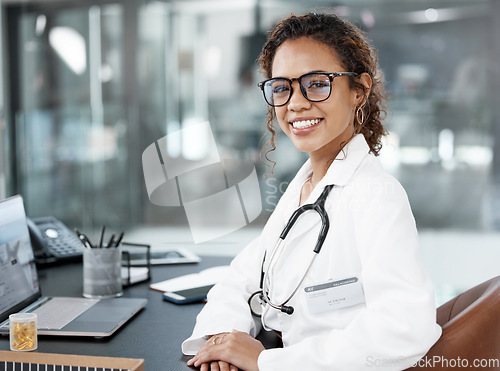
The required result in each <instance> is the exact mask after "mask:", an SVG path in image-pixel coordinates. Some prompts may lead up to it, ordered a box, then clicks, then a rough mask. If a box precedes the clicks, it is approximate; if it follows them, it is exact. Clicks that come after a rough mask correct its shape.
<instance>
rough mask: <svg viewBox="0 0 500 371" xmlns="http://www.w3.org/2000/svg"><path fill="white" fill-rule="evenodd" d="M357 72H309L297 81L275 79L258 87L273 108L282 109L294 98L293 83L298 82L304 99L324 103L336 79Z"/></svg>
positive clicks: (263, 82) (261, 83)
mask: <svg viewBox="0 0 500 371" xmlns="http://www.w3.org/2000/svg"><path fill="white" fill-rule="evenodd" d="M357 75H358V74H357V73H356V72H309V73H306V74H305V75H302V76H300V77H298V78H295V79H287V78H285V77H274V78H272V79H268V80H265V81H262V82H259V84H258V86H259V88H261V89H262V93H263V94H264V99H265V100H266V102H267V104H269V105H270V106H271V107H281V106H284V105H285V104H287V103H288V101H289V100H290V98H291V97H292V93H293V88H292V83H293V82H294V81H297V82H298V83H299V86H300V91H301V93H302V95H303V96H304V98H306V99H307V100H309V101H311V102H322V101H324V100H327V99H328V98H330V95H331V94H332V84H333V79H334V78H335V77H342V76H357Z"/></svg>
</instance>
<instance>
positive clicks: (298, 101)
mask: <svg viewBox="0 0 500 371" xmlns="http://www.w3.org/2000/svg"><path fill="white" fill-rule="evenodd" d="M309 107H311V102H309V101H308V100H307V99H306V97H304V94H302V91H301V86H300V85H299V82H298V81H294V82H293V83H292V96H291V97H290V100H289V101H288V109H289V110H290V111H300V110H304V109H307V108H309Z"/></svg>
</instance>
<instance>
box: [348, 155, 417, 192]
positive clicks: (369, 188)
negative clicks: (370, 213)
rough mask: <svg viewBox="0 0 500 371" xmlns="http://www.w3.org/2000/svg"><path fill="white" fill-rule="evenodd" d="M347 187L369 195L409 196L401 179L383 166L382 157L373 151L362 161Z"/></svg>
mask: <svg viewBox="0 0 500 371" xmlns="http://www.w3.org/2000/svg"><path fill="white" fill-rule="evenodd" d="M346 189H351V190H353V191H355V192H357V193H365V194H367V195H368V196H373V195H380V196H383V195H388V196H394V195H398V196H402V197H404V198H407V195H406V191H405V190H404V188H403V186H402V185H401V183H400V182H399V180H398V179H396V178H395V177H394V176H393V175H391V174H389V173H388V172H387V171H386V170H385V169H384V167H383V166H382V163H381V162H380V159H379V158H378V157H376V156H375V155H373V154H372V153H370V154H368V155H367V156H365V158H364V159H363V161H361V163H360V164H359V166H358V168H357V169H356V171H355V172H354V174H353V176H352V177H351V179H350V182H349V183H348V184H347V185H346Z"/></svg>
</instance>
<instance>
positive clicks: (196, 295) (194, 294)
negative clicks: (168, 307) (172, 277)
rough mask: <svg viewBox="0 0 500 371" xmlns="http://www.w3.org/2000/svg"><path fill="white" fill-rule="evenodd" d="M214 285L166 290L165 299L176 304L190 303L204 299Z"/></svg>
mask: <svg viewBox="0 0 500 371" xmlns="http://www.w3.org/2000/svg"><path fill="white" fill-rule="evenodd" d="M213 286H214V285H207V286H199V287H192V288H189V289H185V290H179V291H172V292H164V293H163V299H164V300H167V301H170V302H171V303H175V304H189V303H196V302H200V301H203V300H205V299H206V298H207V294H208V292H209V291H210V289H211V288H212V287H213Z"/></svg>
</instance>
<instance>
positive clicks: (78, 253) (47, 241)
mask: <svg viewBox="0 0 500 371" xmlns="http://www.w3.org/2000/svg"><path fill="white" fill-rule="evenodd" d="M26 219H27V223H28V229H29V232H30V239H31V246H32V247H33V253H34V255H35V262H36V263H37V264H38V265H44V264H55V263H60V262H70V261H79V260H81V259H82V255H83V245H82V243H81V242H80V240H79V239H78V237H77V236H76V235H75V233H74V232H72V231H71V230H70V229H69V228H68V227H66V226H65V225H64V224H63V223H62V222H60V221H59V220H57V219H56V218H54V217H52V216H45V217H39V218H33V219H30V218H26Z"/></svg>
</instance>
